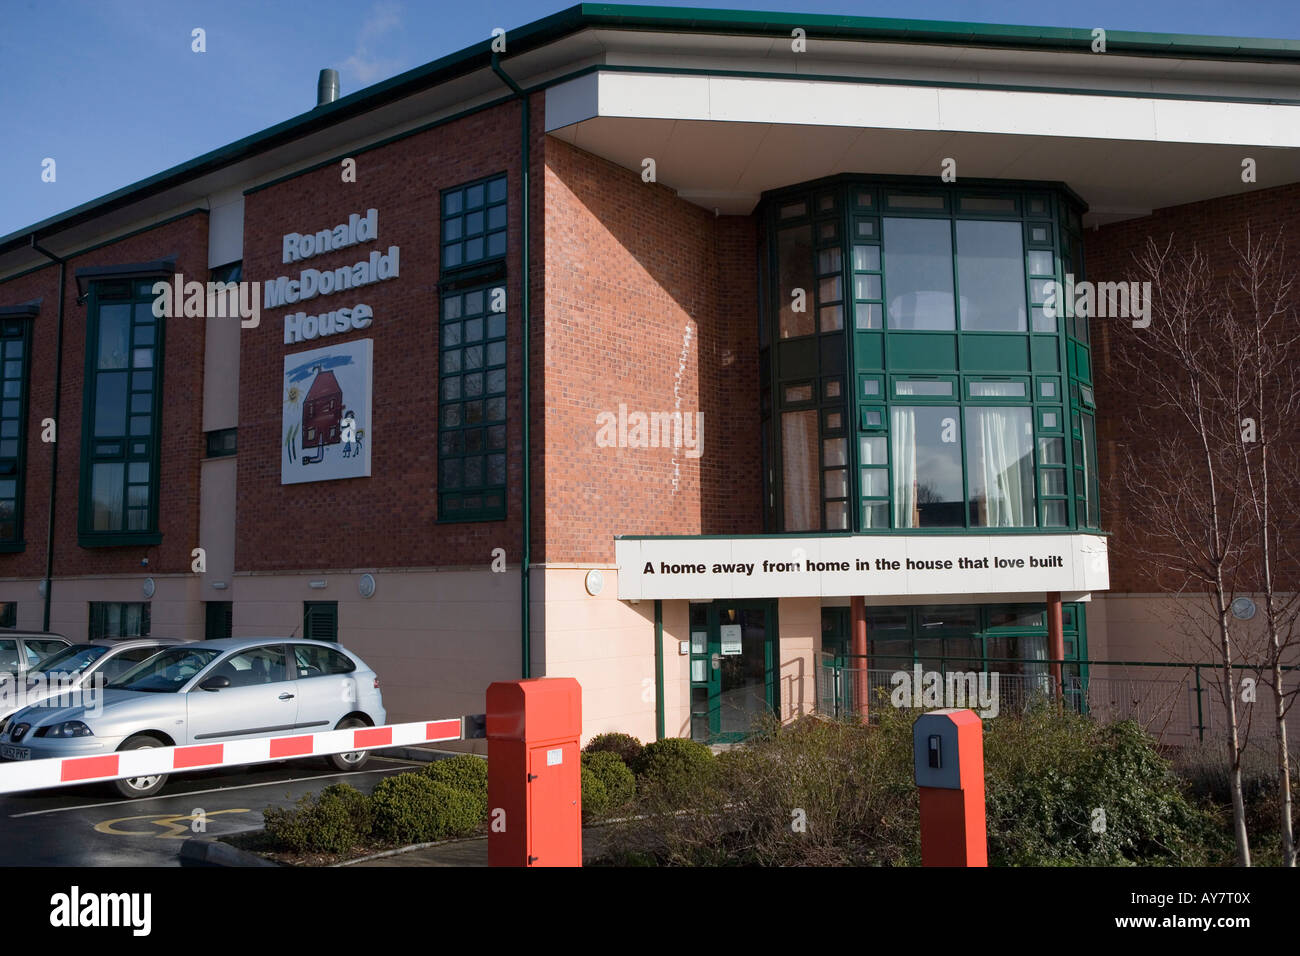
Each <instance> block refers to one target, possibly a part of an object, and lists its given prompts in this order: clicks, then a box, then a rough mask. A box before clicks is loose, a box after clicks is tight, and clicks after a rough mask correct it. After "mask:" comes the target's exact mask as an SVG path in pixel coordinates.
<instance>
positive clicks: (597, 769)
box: [582, 750, 636, 810]
mask: <svg viewBox="0 0 1300 956" xmlns="http://www.w3.org/2000/svg"><path fill="white" fill-rule="evenodd" d="M582 767H583V769H584V770H590V771H591V772H592V774H594V775H595V776H596V779H598V780H599V781H600V782H601V783H602V784H604V786H605V793H606V794H607V795H608V797H609V809H611V810H620V809H622V808H623V807H625V806H627V805H628V804H629V803H631V802H632V798H633V797H635V796H636V777H635V776H634V775H633V773H632V771H631V770H629V769H628V768H627V764H625V763H623V761H622V760H620V759H619V756H618V754H616V753H614V752H613V751H610V750H598V751H596V752H595V753H584V754H583V755H582Z"/></svg>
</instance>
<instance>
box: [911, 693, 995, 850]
mask: <svg viewBox="0 0 1300 956" xmlns="http://www.w3.org/2000/svg"><path fill="white" fill-rule="evenodd" d="M912 751H913V759H914V765H915V773H916V785H917V787H919V788H920V791H921V865H922V866H988V865H989V850H988V830H987V825H986V822H985V809H984V725H983V724H982V723H981V722H980V718H979V715H978V714H976V713H975V711H973V710H932V711H930V712H929V713H925V714H922V715H921V716H920V717H918V718H916V723H914V724H912Z"/></svg>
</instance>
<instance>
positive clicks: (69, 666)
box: [27, 644, 108, 677]
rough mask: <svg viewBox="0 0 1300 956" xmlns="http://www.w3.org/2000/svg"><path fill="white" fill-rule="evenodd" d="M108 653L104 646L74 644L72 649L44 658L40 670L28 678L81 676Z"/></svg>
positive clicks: (68, 648)
mask: <svg viewBox="0 0 1300 956" xmlns="http://www.w3.org/2000/svg"><path fill="white" fill-rule="evenodd" d="M107 653H108V648H107V647H104V646H103V645H102V644H73V645H72V646H71V647H65V648H63V649H62V650H59V651H56V652H55V653H53V654H51V655H50V656H49V657H46V658H44V659H43V660H42V661H41V662H40V664H39V665H38V669H37V670H35V671H33V672H32V673H30V674H28V675H27V676H28V677H35V676H37V675H40V676H42V677H48V676H49V675H50V674H80V673H81V672H82V671H84V670H85V669H86V668H87V667H89V666H90V665H91V664H93V663H95V661H97V660H99V659H100V658H101V657H103V656H104V655H105V654H107Z"/></svg>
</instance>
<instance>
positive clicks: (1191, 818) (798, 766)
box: [607, 704, 1231, 866]
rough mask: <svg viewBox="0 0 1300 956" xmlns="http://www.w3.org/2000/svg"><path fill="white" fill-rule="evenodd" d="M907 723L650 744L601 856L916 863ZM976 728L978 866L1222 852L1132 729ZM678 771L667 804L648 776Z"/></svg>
mask: <svg viewBox="0 0 1300 956" xmlns="http://www.w3.org/2000/svg"><path fill="white" fill-rule="evenodd" d="M916 716H917V711H914V710H910V709H896V708H893V707H890V706H888V705H887V704H886V705H885V706H882V707H879V708H875V709H874V710H873V718H872V719H873V721H874V723H872V724H871V725H869V726H864V725H862V724H857V723H852V722H847V721H845V722H839V721H831V720H825V719H822V718H805V719H802V720H798V721H795V722H793V723H790V724H786V725H784V726H779V727H775V728H769V729H768V730H766V731H765V732H764V733H763V734H762V735H758V736H755V737H754V738H751V739H750V740H748V741H747V742H746V743H745V744H743V745H741V746H739V747H736V748H734V749H732V750H729V751H727V752H725V753H723V754H720V755H719V756H717V757H716V758H703V757H686V756H685V754H686V753H687V752H694V753H698V751H699V750H700V749H703V748H700V746H699V745H698V744H696V745H694V746H691V745H690V742H689V741H662V742H661V743H660V744H651V745H649V746H648V747H647V748H646V758H645V763H644V766H645V768H646V774H645V775H644V776H642V777H639V778H638V780H637V786H638V791H639V793H640V795H641V799H640V801H639V810H640V813H639V815H638V816H637V817H630V818H629V819H628V820H626V821H623V822H620V823H617V824H612V825H611V831H610V833H609V836H608V840H609V844H608V847H609V849H608V854H607V862H608V861H609V860H620V859H631V858H634V857H635V856H636V855H637V854H649V855H650V856H652V857H653V859H654V860H655V861H657V862H658V863H661V864H666V865H687V866H710V865H760V866H761V865H768V866H845V865H858V866H862V865H877V866H880V865H884V866H897V865H913V866H915V865H919V864H920V819H919V800H918V794H917V789H916V784H915V782H914V779H913V769H912V723H913V721H914V720H915V718H916ZM984 731H985V733H984V769H985V791H986V800H987V804H986V812H987V820H988V847H989V862H990V863H991V864H993V865H1004V866H1006V865H1013V866H1014V865H1034V866H1060V865H1111V866H1114V865H1143V866H1151V865H1174V866H1185V865H1203V864H1206V863H1218V862H1223V861H1224V860H1225V859H1228V860H1230V859H1231V855H1230V851H1231V840H1230V838H1228V834H1227V833H1226V832H1225V830H1224V828H1223V825H1222V823H1223V821H1222V820H1221V818H1220V815H1219V814H1218V812H1217V811H1213V812H1212V811H1211V810H1208V809H1206V808H1203V807H1200V806H1198V805H1197V804H1196V803H1194V802H1193V801H1192V800H1190V799H1189V798H1188V797H1187V796H1186V795H1185V793H1184V791H1183V787H1182V785H1181V781H1180V780H1179V779H1178V778H1177V777H1176V776H1175V775H1174V774H1173V772H1172V770H1171V768H1170V766H1169V764H1168V762H1167V761H1165V760H1164V759H1163V758H1162V757H1161V756H1160V755H1159V753H1158V752H1157V751H1156V749H1155V745H1154V742H1153V741H1152V740H1151V738H1150V737H1148V736H1147V735H1146V734H1144V733H1143V732H1142V731H1141V729H1140V728H1138V727H1137V726H1136V725H1135V724H1132V723H1126V724H1114V725H1111V726H1098V725H1096V724H1094V723H1093V722H1092V721H1091V720H1089V719H1088V718H1083V717H1078V716H1076V715H1072V714H1060V713H1057V712H1056V711H1055V709H1054V708H1052V707H1050V706H1048V707H1043V708H1039V709H1035V710H1032V711H1030V712H1029V713H1027V714H1025V715H1023V716H1018V715H1015V714H1003V715H1002V716H1000V717H997V718H995V719H992V720H987V721H985V722H984ZM665 744H666V745H667V746H666V747H665V746H663V745H665ZM670 754H671V757H670ZM706 759H707V760H709V762H708V763H706V762H705V761H706ZM692 760H694V761H697V762H695V763H688V761H692ZM666 766H667V767H672V768H673V769H672V770H671V771H669V772H666V773H665V772H664V768H665V767H666ZM705 768H707V770H711V771H712V774H711V775H710V774H709V773H708V772H707V771H706V769H705ZM693 778H698V779H696V782H695V785H694V786H693V787H692V786H686V785H685V784H684V786H685V789H684V791H683V792H678V793H676V794H673V795H672V798H671V799H664V798H662V793H663V791H662V789H656V787H657V786H658V784H655V783H653V781H656V780H658V781H663V780H675V781H679V782H681V781H690V780H692V779H693ZM1097 810H1101V811H1103V812H1104V814H1105V828H1104V829H1102V827H1101V825H1100V824H1101V819H1102V818H1101V815H1100V814H1098V813H1096V811H1097ZM683 811H685V812H683ZM1225 839H1227V842H1226V843H1225ZM1225 850H1226V852H1225Z"/></svg>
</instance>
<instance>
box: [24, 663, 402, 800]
mask: <svg viewBox="0 0 1300 956" xmlns="http://www.w3.org/2000/svg"><path fill="white" fill-rule="evenodd" d="M95 710H98V711H99V712H98V713H95ZM385 718H386V714H385V711H384V705H383V699H382V697H381V696H380V693H379V678H378V677H376V676H375V672H374V671H372V670H371V669H370V668H369V667H367V666H366V664H365V662H363V661H362V660H361V659H360V658H359V657H357V656H356V655H355V654H353V653H352V652H351V651H348V650H347V649H346V648H343V647H340V646H339V645H337V644H329V643H326V642H324V641H309V640H301V639H293V638H282V637H281V638H275V637H263V638H240V639H231V640H219V641H199V642H194V643H189V644H181V645H179V646H176V647H170V648H167V649H165V650H163V651H161V652H160V653H158V654H155V655H154V656H153V657H151V658H149V659H148V660H146V661H144V662H142V663H140V664H137V665H136V666H135V667H133V668H131V669H130V670H129V671H127V672H126V673H125V674H123V675H122V676H121V677H120V678H118V679H117V680H116V681H114V682H112V683H110V684H109V685H108V688H107V690H106V691H105V692H104V695H103V700H102V703H101V704H100V706H99V707H97V708H88V707H85V706H76V707H64V708H50V707H41V706H36V707H26V708H24V709H22V710H20V711H18V712H17V713H15V714H14V715H13V716H12V717H11V718H10V719H9V723H8V725H7V726H6V727H5V730H4V733H3V734H0V759H5V760H29V759H40V758H45V757H81V756H89V755H93V754H103V753H112V752H115V751H119V750H137V749H142V748H146V747H169V746H173V745H188V744H204V743H219V742H221V741H226V740H244V739H247V738H250V737H274V736H279V735H283V734H293V733H301V732H303V731H309V732H312V731H322V730H342V729H345V728H348V727H366V726H376V725H380V724H383V723H384V720H385ZM367 757H368V754H367V752H365V751H357V752H354V753H347V754H336V755H333V756H330V757H327V758H325V759H326V760H327V761H328V762H329V763H330V764H331V765H332V766H333V767H335V768H336V769H339V770H355V769H358V768H359V767H361V766H362V765H363V764H365V762H366V759H367ZM166 782H167V775H166V774H159V775H155V776H150V777H134V778H131V779H128V780H119V781H117V782H116V783H115V784H114V786H115V787H116V788H117V790H118V792H119V793H121V794H122V795H123V796H126V797H148V796H152V795H153V794H155V793H157V792H158V791H160V790H161V789H162V788H163V785H164V784H165V783H166Z"/></svg>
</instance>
